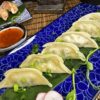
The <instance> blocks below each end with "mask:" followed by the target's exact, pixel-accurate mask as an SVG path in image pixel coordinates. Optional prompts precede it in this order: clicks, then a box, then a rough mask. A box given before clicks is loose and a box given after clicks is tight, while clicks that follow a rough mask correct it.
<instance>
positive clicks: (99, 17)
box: [78, 12, 100, 21]
mask: <svg viewBox="0 0 100 100" xmlns="http://www.w3.org/2000/svg"><path fill="white" fill-rule="evenodd" d="M82 20H98V21H100V12H93V13H89V14H87V15H85V16H83V17H81V18H80V19H79V20H78V21H82Z"/></svg>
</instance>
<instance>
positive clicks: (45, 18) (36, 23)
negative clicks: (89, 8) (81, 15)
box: [23, 0, 80, 36]
mask: <svg viewBox="0 0 100 100" xmlns="http://www.w3.org/2000/svg"><path fill="white" fill-rule="evenodd" d="M79 2H80V1H79V0H66V4H65V8H64V12H66V11H68V10H69V9H70V8H72V7H74V6H75V5H77V4H78V3H79ZM25 5H26V7H27V9H28V10H29V12H30V13H31V15H32V19H31V20H29V21H27V22H25V23H23V24H24V26H25V28H26V29H27V30H28V35H29V36H31V35H34V34H35V33H37V32H38V31H39V30H41V29H42V28H43V27H45V26H46V25H48V24H49V23H51V22H52V21H54V20H55V19H57V18H58V17H59V16H61V15H62V14H63V13H64V12H63V13H62V14H41V13H40V14H36V13H35V12H34V7H36V3H33V2H26V3H25Z"/></svg>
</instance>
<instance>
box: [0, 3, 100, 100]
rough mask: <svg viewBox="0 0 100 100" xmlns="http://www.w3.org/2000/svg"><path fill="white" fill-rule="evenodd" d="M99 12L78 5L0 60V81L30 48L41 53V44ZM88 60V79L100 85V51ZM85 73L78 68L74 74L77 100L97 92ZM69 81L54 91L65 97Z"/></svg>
mask: <svg viewBox="0 0 100 100" xmlns="http://www.w3.org/2000/svg"><path fill="white" fill-rule="evenodd" d="M99 10H100V6H95V5H89V4H84V3H80V4H78V5H77V6H75V7H74V8H72V9H71V10H70V11H68V12H66V13H65V14H64V15H62V16H61V17H59V18H58V19H57V20H55V21H54V22H52V23H51V24H49V25H48V26H47V27H45V28H43V29H42V30H41V31H39V32H38V33H37V35H36V36H35V37H32V39H31V42H29V43H28V44H27V45H25V46H23V48H21V49H19V50H16V52H13V53H10V54H8V55H7V56H5V57H3V58H0V80H2V79H3V78H4V76H3V73H4V72H5V71H7V70H9V69H11V68H16V67H18V66H19V65H20V64H21V62H22V61H23V60H24V59H25V58H26V57H27V56H28V55H29V54H30V53H31V50H32V47H33V46H34V45H35V44H38V45H39V52H41V50H42V49H43V48H42V46H43V44H45V43H47V42H51V41H54V40H55V39H56V38H57V37H58V36H59V35H61V34H62V33H63V32H64V31H66V30H68V29H69V28H70V27H71V25H72V23H73V22H75V21H76V20H77V19H79V18H80V17H81V16H83V15H86V14H88V13H91V12H96V11H99ZM89 60H90V61H91V62H92V63H93V65H94V70H93V71H91V73H90V79H91V80H92V82H93V83H94V84H95V85H97V86H98V85H100V50H98V51H96V52H95V53H94V55H93V56H92V57H91V58H90V59H89ZM85 73H86V67H85V66H82V67H80V68H79V69H78V70H77V73H76V89H77V91H76V92H77V100H92V99H93V97H94V95H95V94H96V93H97V91H96V90H94V89H93V88H92V87H91V85H90V84H89V83H88V81H87V79H86V76H85ZM71 80H72V79H71V77H68V78H67V79H66V80H65V81H63V82H62V83H61V84H59V85H58V86H56V87H55V88H54V90H56V91H58V92H59V93H60V94H62V95H63V96H66V95H67V94H68V92H70V90H71V89H72V81H71ZM3 92H4V89H1V90H0V93H3Z"/></svg>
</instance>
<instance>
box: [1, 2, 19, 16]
mask: <svg viewBox="0 0 100 100" xmlns="http://www.w3.org/2000/svg"><path fill="white" fill-rule="evenodd" d="M1 7H2V8H4V9H6V10H8V11H10V12H11V13H12V14H16V13H17V12H18V7H17V5H16V4H15V3H13V2H10V1H4V2H3V3H2V5H1Z"/></svg>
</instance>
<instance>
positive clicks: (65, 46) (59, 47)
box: [42, 42, 85, 61]
mask: <svg viewBox="0 0 100 100" xmlns="http://www.w3.org/2000/svg"><path fill="white" fill-rule="evenodd" d="M43 47H45V48H44V49H43V51H42V54H49V53H52V54H57V55H58V56H60V57H62V58H63V59H81V60H82V61H85V56H84V54H83V53H81V52H80V51H79V48H78V47H77V46H76V45H75V44H72V43H64V42H62V43H61V42H51V43H47V44H45V45H44V46H43Z"/></svg>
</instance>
